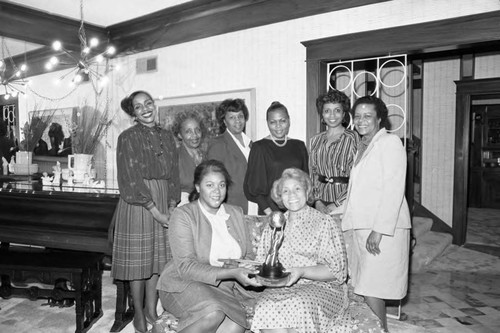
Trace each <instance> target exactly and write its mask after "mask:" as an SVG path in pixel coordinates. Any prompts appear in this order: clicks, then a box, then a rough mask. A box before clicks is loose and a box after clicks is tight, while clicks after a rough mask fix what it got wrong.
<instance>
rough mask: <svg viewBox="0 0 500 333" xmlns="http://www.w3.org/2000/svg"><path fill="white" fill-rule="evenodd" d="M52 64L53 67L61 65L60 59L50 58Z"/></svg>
mask: <svg viewBox="0 0 500 333" xmlns="http://www.w3.org/2000/svg"><path fill="white" fill-rule="evenodd" d="M50 63H51V64H52V65H53V66H55V65H57V64H58V63H59V58H57V57H56V56H54V57H51V58H50Z"/></svg>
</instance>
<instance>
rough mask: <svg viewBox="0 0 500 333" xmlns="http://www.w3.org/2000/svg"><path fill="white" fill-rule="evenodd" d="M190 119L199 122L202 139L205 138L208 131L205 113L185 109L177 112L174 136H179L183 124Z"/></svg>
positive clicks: (173, 128) (173, 129)
mask: <svg viewBox="0 0 500 333" xmlns="http://www.w3.org/2000/svg"><path fill="white" fill-rule="evenodd" d="M188 119H193V120H196V121H197V122H198V124H199V125H200V130H201V137H202V139H203V138H205V137H206V135H207V131H208V130H207V127H206V125H205V120H206V118H205V116H204V115H202V114H201V113H199V112H197V111H195V110H185V111H181V112H177V114H176V115H175V117H174V121H173V122H172V133H173V134H174V136H175V137H176V138H178V137H179V134H180V133H181V129H182V124H183V123H184V122H185V121H186V120H188Z"/></svg>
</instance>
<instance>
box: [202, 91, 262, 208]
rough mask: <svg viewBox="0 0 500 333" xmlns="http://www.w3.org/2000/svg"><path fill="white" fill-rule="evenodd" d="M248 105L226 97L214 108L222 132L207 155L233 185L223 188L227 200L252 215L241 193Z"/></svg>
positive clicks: (248, 143) (246, 151)
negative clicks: (227, 174)
mask: <svg viewBox="0 0 500 333" xmlns="http://www.w3.org/2000/svg"><path fill="white" fill-rule="evenodd" d="M248 116H249V115H248V108H247V106H246V105H245V101H243V100H242V99H240V98H236V99H226V100H224V101H222V103H221V104H220V105H219V106H218V107H217V111H216V117H217V120H218V121H219V125H220V128H221V130H222V131H224V133H222V134H221V135H219V136H217V137H215V138H213V139H212V141H211V142H210V144H209V145H208V152H207V158H208V159H213V160H218V161H221V162H222V163H223V164H224V165H225V166H226V168H227V171H228V172H229V175H231V179H232V180H233V184H232V185H231V187H229V189H228V191H227V203H228V204H231V205H235V206H240V207H241V208H242V209H243V213H244V214H251V215H254V214H256V213H257V207H255V205H253V204H252V203H251V202H248V200H247V198H246V197H245V194H244V193H243V180H244V178H245V173H246V171H247V161H248V155H249V154H250V146H251V143H252V141H251V140H250V138H249V137H248V136H247V135H246V134H245V132H244V130H245V126H246V123H247V121H248Z"/></svg>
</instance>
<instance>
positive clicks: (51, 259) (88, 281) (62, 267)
mask: <svg viewBox="0 0 500 333" xmlns="http://www.w3.org/2000/svg"><path fill="white" fill-rule="evenodd" d="M103 257H104V255H103V254H100V253H94V252H76V251H66V250H45V249H33V248H21V247H19V248H14V249H12V247H11V248H9V250H2V251H0V276H1V282H2V284H1V286H0V297H3V298H10V297H12V296H19V297H26V298H29V299H30V300H36V299H37V298H52V299H54V300H57V301H62V300H64V299H70V300H75V303H76V304H75V312H76V331H75V333H83V332H86V331H88V330H89V329H90V327H91V326H92V325H93V324H94V323H95V322H96V321H97V320H98V319H99V318H100V317H101V316H102V299H101V298H102V271H103V265H102V259H103ZM33 279H35V280H36V281H38V282H41V283H44V284H48V285H53V286H56V284H57V285H61V284H62V285H63V286H65V287H64V288H61V287H54V288H51V289H46V288H39V287H36V286H31V287H27V288H22V287H16V286H13V285H12V284H11V282H33V281H32V280H33Z"/></svg>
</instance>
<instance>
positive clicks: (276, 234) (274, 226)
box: [256, 212, 290, 287]
mask: <svg viewBox="0 0 500 333" xmlns="http://www.w3.org/2000/svg"><path fill="white" fill-rule="evenodd" d="M285 225H286V219H285V216H284V215H283V213H282V212H272V213H271V214H270V215H269V226H270V227H271V246H270V247H269V251H268V253H267V256H266V260H265V261H264V263H263V264H262V266H261V268H260V272H259V274H257V276H256V278H257V280H258V281H259V282H260V283H262V284H263V285H265V286H269V287H279V286H283V285H285V284H286V282H287V281H288V275H290V273H287V272H284V268H283V265H282V264H281V263H280V261H279V258H278V251H279V249H280V247H281V244H282V243H283V239H284V237H285Z"/></svg>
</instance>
